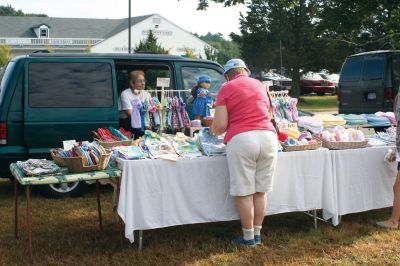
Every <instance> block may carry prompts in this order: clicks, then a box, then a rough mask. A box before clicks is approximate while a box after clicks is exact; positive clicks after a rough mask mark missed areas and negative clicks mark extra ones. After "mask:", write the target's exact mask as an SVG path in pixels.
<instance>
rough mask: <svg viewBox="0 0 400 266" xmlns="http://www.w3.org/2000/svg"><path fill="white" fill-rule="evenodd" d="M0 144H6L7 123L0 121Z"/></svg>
mask: <svg viewBox="0 0 400 266" xmlns="http://www.w3.org/2000/svg"><path fill="white" fill-rule="evenodd" d="M0 144H7V123H6V122H1V123H0Z"/></svg>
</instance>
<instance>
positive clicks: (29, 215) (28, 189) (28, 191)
mask: <svg viewBox="0 0 400 266" xmlns="http://www.w3.org/2000/svg"><path fill="white" fill-rule="evenodd" d="M25 193H26V223H27V227H28V253H29V260H30V262H31V263H32V262H33V255H32V212H31V187H30V186H29V185H28V186H26V188H25Z"/></svg>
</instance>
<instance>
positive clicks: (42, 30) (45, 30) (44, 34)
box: [40, 28, 49, 38]
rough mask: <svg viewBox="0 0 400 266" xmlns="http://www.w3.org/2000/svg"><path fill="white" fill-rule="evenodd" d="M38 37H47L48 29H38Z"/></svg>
mask: <svg viewBox="0 0 400 266" xmlns="http://www.w3.org/2000/svg"><path fill="white" fill-rule="evenodd" d="M40 38H49V29H46V28H45V29H43V28H42V29H40Z"/></svg>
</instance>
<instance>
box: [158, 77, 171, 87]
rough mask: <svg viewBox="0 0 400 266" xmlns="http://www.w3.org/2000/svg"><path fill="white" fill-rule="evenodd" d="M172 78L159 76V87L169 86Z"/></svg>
mask: <svg viewBox="0 0 400 266" xmlns="http://www.w3.org/2000/svg"><path fill="white" fill-rule="evenodd" d="M169 82H170V78H157V87H169Z"/></svg>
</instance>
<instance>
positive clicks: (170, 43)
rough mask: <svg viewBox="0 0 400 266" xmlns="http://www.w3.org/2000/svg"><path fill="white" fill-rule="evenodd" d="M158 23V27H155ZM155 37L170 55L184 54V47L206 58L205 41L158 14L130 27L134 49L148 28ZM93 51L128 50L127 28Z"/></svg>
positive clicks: (145, 34)
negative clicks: (155, 21)
mask: <svg viewBox="0 0 400 266" xmlns="http://www.w3.org/2000/svg"><path fill="white" fill-rule="evenodd" d="M153 18H160V20H159V21H160V23H157V24H156V23H153ZM156 25H158V28H156ZM150 29H151V30H153V33H154V34H155V36H156V37H157V42H158V43H159V44H160V45H161V46H162V47H163V48H164V49H168V50H169V53H170V54H172V55H184V54H185V50H184V48H185V47H187V48H190V49H192V50H193V52H194V54H196V55H197V56H198V55H199V54H200V55H201V57H202V58H206V56H205V53H204V47H205V46H206V45H207V43H205V42H203V41H202V40H200V39H199V38H197V37H196V36H194V35H193V34H191V33H189V32H187V31H185V30H183V29H182V28H180V27H178V26H176V25H175V24H173V23H171V22H169V21H168V20H166V19H164V18H163V17H161V16H159V15H154V16H151V17H149V18H148V19H146V20H144V21H142V22H140V23H138V24H135V25H134V26H132V28H131V36H132V39H131V46H132V49H134V48H135V47H136V46H137V45H138V44H139V42H140V41H141V40H144V39H146V38H147V33H148V31H149V30H150ZM91 52H93V53H121V52H128V29H126V30H124V31H122V32H119V33H117V34H115V35H114V36H111V37H110V38H108V39H106V40H104V41H103V42H101V43H99V44H97V45H95V46H93V47H92V49H91Z"/></svg>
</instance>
